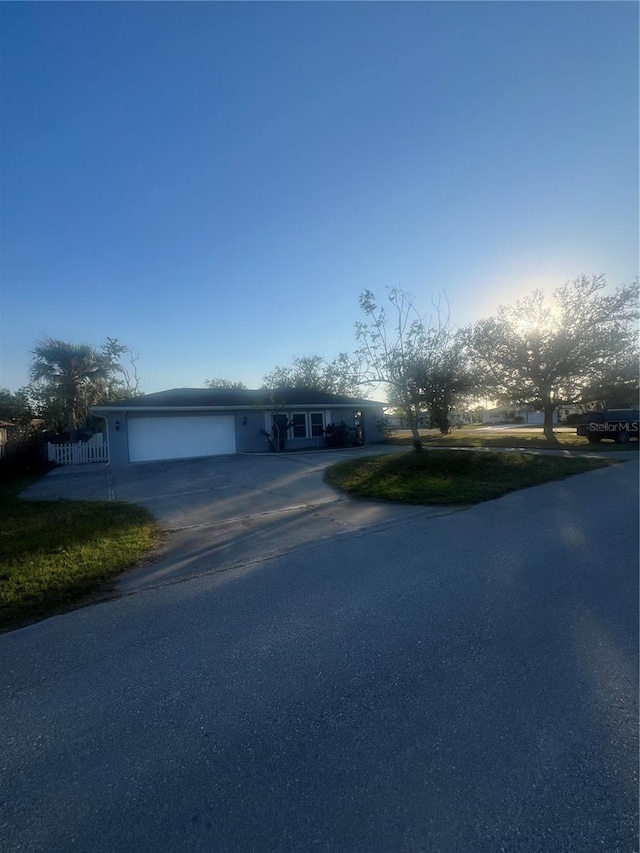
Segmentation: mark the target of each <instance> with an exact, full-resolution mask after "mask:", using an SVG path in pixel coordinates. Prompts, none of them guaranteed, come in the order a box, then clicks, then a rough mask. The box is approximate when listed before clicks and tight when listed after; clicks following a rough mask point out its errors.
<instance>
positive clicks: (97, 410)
mask: <svg viewBox="0 0 640 853" xmlns="http://www.w3.org/2000/svg"><path fill="white" fill-rule="evenodd" d="M367 406H370V407H376V408H383V407H384V403H376V402H369V401H366V400H363V401H359V402H357V403H287V404H286V405H284V406H269V405H264V406H258V405H256V406H92V407H91V412H92V414H95V415H100V414H102V413H110V412H111V413H116V412H120V413H121V412H216V411H217V412H230V411H233V412H235V411H247V412H271V411H280V410H281V409H318V410H322V409H358V408H361V409H364V408H366V407H367Z"/></svg>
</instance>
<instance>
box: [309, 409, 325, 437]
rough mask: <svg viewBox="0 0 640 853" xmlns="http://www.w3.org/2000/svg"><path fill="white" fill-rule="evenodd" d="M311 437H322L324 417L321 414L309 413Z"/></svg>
mask: <svg viewBox="0 0 640 853" xmlns="http://www.w3.org/2000/svg"><path fill="white" fill-rule="evenodd" d="M309 419H310V420H311V435H312V437H313V438H317V437H318V436H322V435H324V415H323V414H322V412H311V414H310V415H309Z"/></svg>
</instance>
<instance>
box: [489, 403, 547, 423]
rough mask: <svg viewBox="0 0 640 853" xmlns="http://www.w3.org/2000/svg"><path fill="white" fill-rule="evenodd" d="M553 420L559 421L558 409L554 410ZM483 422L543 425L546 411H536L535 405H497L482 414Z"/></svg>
mask: <svg viewBox="0 0 640 853" xmlns="http://www.w3.org/2000/svg"><path fill="white" fill-rule="evenodd" d="M553 422H554V424H557V423H558V410H557V409H554V410H553ZM482 423H483V424H515V423H521V424H528V425H529V426H531V425H532V424H534V425H537V426H542V425H543V424H544V412H536V411H534V409H533V406H530V405H524V406H497V407H496V408H495V409H487V410H486V411H485V412H483V414H482Z"/></svg>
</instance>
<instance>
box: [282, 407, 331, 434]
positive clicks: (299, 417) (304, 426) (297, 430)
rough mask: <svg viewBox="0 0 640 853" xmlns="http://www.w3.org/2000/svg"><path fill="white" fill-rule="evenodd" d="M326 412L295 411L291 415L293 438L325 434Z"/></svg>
mask: <svg viewBox="0 0 640 853" xmlns="http://www.w3.org/2000/svg"><path fill="white" fill-rule="evenodd" d="M324 418H325V413H324V412H309V413H307V412H294V413H293V414H292V415H291V432H290V433H289V434H290V436H291V437H292V438H309V437H311V438H320V437H322V436H323V435H324Z"/></svg>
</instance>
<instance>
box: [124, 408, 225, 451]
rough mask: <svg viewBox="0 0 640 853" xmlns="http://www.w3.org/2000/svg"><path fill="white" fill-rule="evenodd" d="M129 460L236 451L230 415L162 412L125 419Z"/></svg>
mask: <svg viewBox="0 0 640 853" xmlns="http://www.w3.org/2000/svg"><path fill="white" fill-rule="evenodd" d="M127 433H128V438H129V461H130V462H153V461H156V460H160V459H190V458H193V457H196V456H220V455H222V454H224V453H235V452H236V433H235V418H234V417H233V415H174V416H171V415H163V416H159V417H131V416H129V418H128V420H127Z"/></svg>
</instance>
